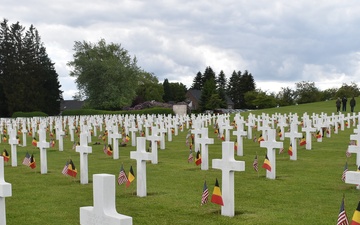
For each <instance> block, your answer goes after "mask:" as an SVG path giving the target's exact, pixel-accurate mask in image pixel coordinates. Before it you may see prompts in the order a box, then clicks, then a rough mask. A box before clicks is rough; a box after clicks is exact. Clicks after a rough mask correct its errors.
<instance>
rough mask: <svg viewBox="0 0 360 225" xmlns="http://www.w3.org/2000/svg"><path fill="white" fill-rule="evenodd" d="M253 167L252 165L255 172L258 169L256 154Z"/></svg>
mask: <svg viewBox="0 0 360 225" xmlns="http://www.w3.org/2000/svg"><path fill="white" fill-rule="evenodd" d="M253 167H254V170H255V171H256V172H257V171H258V170H259V166H258V158H257V155H256V156H255V159H254V162H253Z"/></svg>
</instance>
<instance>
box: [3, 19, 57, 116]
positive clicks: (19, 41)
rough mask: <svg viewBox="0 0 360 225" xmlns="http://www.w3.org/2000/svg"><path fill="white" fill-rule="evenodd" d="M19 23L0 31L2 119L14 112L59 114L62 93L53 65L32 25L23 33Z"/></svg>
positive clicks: (23, 28) (4, 27) (5, 23)
mask: <svg viewBox="0 0 360 225" xmlns="http://www.w3.org/2000/svg"><path fill="white" fill-rule="evenodd" d="M24 31H25V27H23V26H21V25H20V23H19V22H17V23H15V24H12V25H11V26H10V27H9V25H8V21H7V20H6V19H4V21H3V22H2V23H1V28H0V57H1V60H0V96H1V100H0V105H1V111H0V114H1V115H2V116H10V115H12V114H13V113H14V112H16V111H23V112H30V111H43V112H45V113H47V114H49V115H56V114H58V113H59V111H60V100H61V99H62V92H61V91H60V84H59V82H58V75H57V73H56V71H55V69H54V66H53V63H52V62H51V60H50V59H49V57H48V55H47V54H46V49H45V47H44V46H43V43H41V40H40V36H39V34H38V32H37V30H36V29H35V27H34V26H32V25H31V26H30V27H29V29H28V30H27V31H26V32H25V33H24Z"/></svg>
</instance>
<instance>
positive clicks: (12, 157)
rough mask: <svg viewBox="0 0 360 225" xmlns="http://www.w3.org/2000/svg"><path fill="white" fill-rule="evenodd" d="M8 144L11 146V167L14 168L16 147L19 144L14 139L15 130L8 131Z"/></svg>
mask: <svg viewBox="0 0 360 225" xmlns="http://www.w3.org/2000/svg"><path fill="white" fill-rule="evenodd" d="M9 137H10V138H9V144H10V146H11V166H12V167H16V166H17V150H16V147H17V145H18V144H19V141H18V139H17V138H16V130H15V129H12V128H11V129H9Z"/></svg>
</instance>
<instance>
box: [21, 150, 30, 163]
mask: <svg viewBox="0 0 360 225" xmlns="http://www.w3.org/2000/svg"><path fill="white" fill-rule="evenodd" d="M22 164H23V165H25V166H30V154H29V153H28V152H27V153H26V155H25V158H24V160H23V162H22Z"/></svg>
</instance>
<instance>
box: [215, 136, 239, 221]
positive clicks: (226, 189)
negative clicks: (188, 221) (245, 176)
mask: <svg viewBox="0 0 360 225" xmlns="http://www.w3.org/2000/svg"><path fill="white" fill-rule="evenodd" d="M212 168H214V169H220V170H221V171H222V176H221V177H222V189H223V192H222V198H223V201H224V205H223V206H221V215H223V216H230V217H233V216H234V215H235V200H234V199H235V198H234V196H235V194H234V172H235V171H245V162H244V161H236V160H235V159H234V142H228V141H224V142H222V159H213V160H212Z"/></svg>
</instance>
